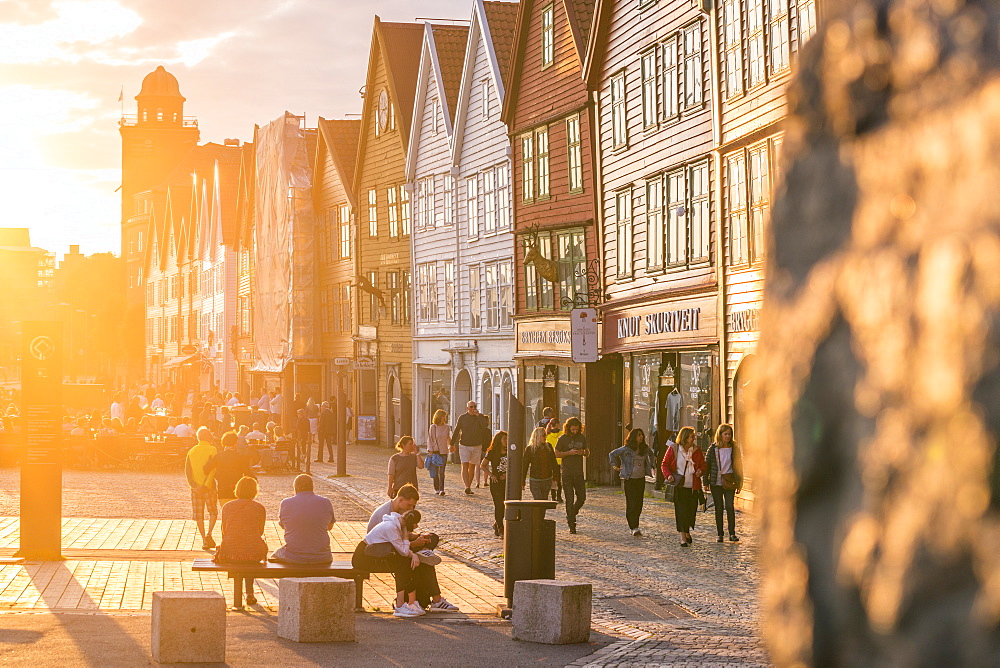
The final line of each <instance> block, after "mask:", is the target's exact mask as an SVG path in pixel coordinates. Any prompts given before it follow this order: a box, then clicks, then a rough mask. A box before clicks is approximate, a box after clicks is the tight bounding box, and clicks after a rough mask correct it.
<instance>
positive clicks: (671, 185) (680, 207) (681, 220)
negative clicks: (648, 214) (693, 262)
mask: <svg viewBox="0 0 1000 668" xmlns="http://www.w3.org/2000/svg"><path fill="white" fill-rule="evenodd" d="M663 178H664V182H663V195H664V200H665V202H666V215H665V216H664V217H665V218H666V223H667V225H666V228H667V237H666V243H665V244H664V247H665V250H666V253H665V262H666V265H667V266H668V267H676V266H680V265H682V264H686V263H687V258H688V254H687V249H688V225H687V169H685V168H683V167H682V168H680V169H674V170H671V171H670V172H668V173H667V174H665V175H664V177H663Z"/></svg>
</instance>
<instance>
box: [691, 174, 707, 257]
mask: <svg viewBox="0 0 1000 668" xmlns="http://www.w3.org/2000/svg"><path fill="white" fill-rule="evenodd" d="M688 196H689V197H690V205H689V206H688V211H689V214H688V225H689V226H690V229H691V233H690V235H691V261H692V262H697V261H700V260H707V259H708V256H709V249H710V247H711V237H710V236H709V223H710V220H709V219H710V216H709V208H708V163H707V162H703V163H701V164H698V165H693V166H692V167H691V168H690V170H689V172H688Z"/></svg>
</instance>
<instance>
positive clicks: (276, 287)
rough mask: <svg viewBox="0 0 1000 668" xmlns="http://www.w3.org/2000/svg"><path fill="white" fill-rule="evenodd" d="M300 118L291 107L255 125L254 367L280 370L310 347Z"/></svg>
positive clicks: (309, 254)
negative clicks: (272, 118)
mask: <svg viewBox="0 0 1000 668" xmlns="http://www.w3.org/2000/svg"><path fill="white" fill-rule="evenodd" d="M302 121H303V119H302V118H301V117H299V116H295V115H293V114H290V113H288V112H285V114H284V115H283V116H281V117H280V118H278V119H276V120H274V121H272V122H271V123H269V124H268V125H266V126H264V127H260V128H258V130H257V133H256V138H255V146H256V149H255V150H256V153H257V211H256V214H257V215H256V223H255V237H256V254H255V260H256V267H255V278H256V280H255V286H254V289H255V291H256V292H255V295H256V301H257V303H256V308H254V310H253V313H254V316H253V317H254V347H255V348H256V358H257V364H256V366H255V368H254V371H265V372H280V371H282V370H283V369H284V368H285V365H286V364H287V363H288V362H289V361H291V360H292V359H293V358H303V357H312V356H313V355H314V354H315V351H316V346H315V327H314V319H313V314H314V312H315V310H316V309H315V307H314V301H315V300H316V291H315V266H316V257H315V249H314V244H315V241H314V240H315V238H316V235H315V224H316V221H315V215H314V213H313V206H312V196H311V185H312V166H311V164H310V161H309V151H308V146H307V139H306V131H305V130H303V128H302Z"/></svg>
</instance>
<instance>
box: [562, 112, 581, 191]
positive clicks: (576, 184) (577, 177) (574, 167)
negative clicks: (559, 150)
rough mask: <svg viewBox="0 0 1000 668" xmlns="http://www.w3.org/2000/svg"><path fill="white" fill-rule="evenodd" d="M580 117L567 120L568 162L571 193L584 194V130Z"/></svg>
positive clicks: (576, 116) (577, 115)
mask: <svg viewBox="0 0 1000 668" xmlns="http://www.w3.org/2000/svg"><path fill="white" fill-rule="evenodd" d="M581 123H582V121H581V119H580V115H579V114H576V115H574V116H570V117H569V118H567V119H566V162H567V170H568V172H569V191H570V192H571V193H581V192H583V134H582V133H583V128H582V127H581Z"/></svg>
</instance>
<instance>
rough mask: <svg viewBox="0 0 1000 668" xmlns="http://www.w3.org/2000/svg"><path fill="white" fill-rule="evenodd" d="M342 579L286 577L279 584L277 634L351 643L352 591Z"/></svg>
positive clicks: (301, 639)
mask: <svg viewBox="0 0 1000 668" xmlns="http://www.w3.org/2000/svg"><path fill="white" fill-rule="evenodd" d="M356 586H357V585H356V583H355V582H354V581H353V580H347V579H345V578H285V579H283V580H282V581H281V582H280V583H279V584H278V637H280V638H285V639H286V640H292V641H294V642H354V591H355V587H356Z"/></svg>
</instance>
